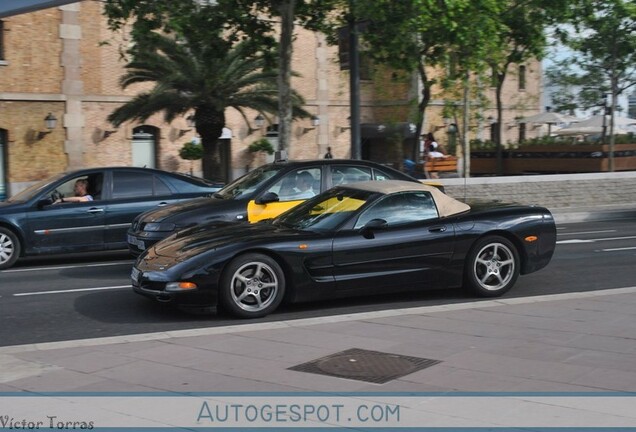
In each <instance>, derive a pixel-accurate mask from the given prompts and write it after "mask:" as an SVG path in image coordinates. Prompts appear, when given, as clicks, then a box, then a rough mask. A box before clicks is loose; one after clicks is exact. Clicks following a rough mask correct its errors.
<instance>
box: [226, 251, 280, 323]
mask: <svg viewBox="0 0 636 432" xmlns="http://www.w3.org/2000/svg"><path fill="white" fill-rule="evenodd" d="M284 296H285V275H284V273H283V270H282V269H281V268H280V266H279V265H278V263H277V262H276V261H275V260H274V259H272V258H270V257H269V256H267V255H263V254H257V253H251V254H245V255H241V256H239V257H236V258H235V259H234V260H232V261H231V262H230V264H229V265H228V266H227V268H226V269H225V270H224V272H223V275H222V276H221V283H220V285H219V299H220V302H221V305H222V306H223V307H224V308H225V310H226V311H228V312H230V313H231V314H232V315H234V316H237V317H240V318H260V317H264V316H265V315H268V314H270V313H271V312H273V311H274V310H275V309H276V308H277V307H278V306H279V305H280V303H281V302H282V301H283V297H284Z"/></svg>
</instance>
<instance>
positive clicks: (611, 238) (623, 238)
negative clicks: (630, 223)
mask: <svg viewBox="0 0 636 432" xmlns="http://www.w3.org/2000/svg"><path fill="white" fill-rule="evenodd" d="M631 239H636V236H627V237H606V238H598V239H571V240H559V241H557V242H556V243H557V244H574V243H596V242H601V241H615V240H631Z"/></svg>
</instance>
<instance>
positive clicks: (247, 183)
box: [214, 165, 284, 199]
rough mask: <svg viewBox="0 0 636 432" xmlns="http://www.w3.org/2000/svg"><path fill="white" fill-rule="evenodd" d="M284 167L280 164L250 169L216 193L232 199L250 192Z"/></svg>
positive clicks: (219, 196) (221, 196)
mask: <svg viewBox="0 0 636 432" xmlns="http://www.w3.org/2000/svg"><path fill="white" fill-rule="evenodd" d="M283 168H284V167H283V166H280V165H266V166H263V167H260V168H256V169H255V170H254V171H250V172H249V173H247V174H245V175H244V176H243V177H240V178H238V179H236V180H234V181H233V182H232V183H230V184H229V185H227V186H225V187H224V188H223V189H221V190H220V191H218V192H217V193H215V194H214V195H215V196H216V197H218V198H223V199H231V198H236V197H239V196H244V195H247V194H250V193H252V192H254V191H256V189H257V188H258V187H259V186H260V185H262V184H263V183H265V182H266V181H267V180H269V179H270V178H272V177H274V176H275V175H276V174H278V173H279V172H280V171H281V170H282V169H283Z"/></svg>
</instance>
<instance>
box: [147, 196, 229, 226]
mask: <svg viewBox="0 0 636 432" xmlns="http://www.w3.org/2000/svg"><path fill="white" fill-rule="evenodd" d="M232 204H234V200H226V199H219V198H213V197H201V198H194V199H191V200H187V201H182V202H178V203H174V204H169V205H167V206H164V207H160V208H158V209H154V210H151V211H147V212H145V213H144V214H143V215H142V216H141V221H142V222H146V223H148V222H166V221H170V219H171V218H174V217H178V218H179V219H180V220H181V219H187V218H188V217H194V216H198V215H207V216H210V215H211V214H215V213H217V212H220V211H223V210H224V209H225V208H226V207H228V206H230V205H232Z"/></svg>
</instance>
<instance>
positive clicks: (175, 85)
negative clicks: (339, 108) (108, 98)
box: [108, 32, 308, 181]
mask: <svg viewBox="0 0 636 432" xmlns="http://www.w3.org/2000/svg"><path fill="white" fill-rule="evenodd" d="M197 33H198V34H197ZM197 33H192V34H190V35H184V36H183V37H181V38H174V37H170V36H167V35H162V34H157V33H153V34H152V35H150V36H149V37H148V38H147V39H146V40H144V41H143V42H142V43H139V45H138V46H137V47H135V48H134V52H133V56H132V60H131V61H130V63H128V64H127V65H126V69H127V72H126V74H125V75H124V76H122V77H121V79H120V84H121V86H122V88H126V87H128V86H129V85H132V84H136V83H143V82H152V83H154V87H153V88H152V89H151V90H149V91H145V92H141V93H139V94H138V95H137V96H135V97H134V98H133V99H132V100H130V101H129V102H127V103H126V104H124V105H122V106H121V107H119V108H117V109H116V110H115V111H113V112H112V113H111V114H110V115H109V116H108V120H109V121H110V122H111V123H112V124H113V125H115V126H119V125H121V124H122V123H124V122H126V121H130V120H135V121H140V122H143V121H145V120H146V119H148V118H149V117H150V116H152V115H153V114H155V113H158V112H161V111H163V113H164V118H165V120H166V122H171V121H172V120H174V119H175V118H176V117H177V116H180V115H184V114H186V113H187V112H188V111H190V110H194V121H195V124H196V126H195V127H196V131H197V133H198V134H199V136H200V137H201V144H202V146H203V159H202V162H203V175H204V177H206V178H209V179H215V180H221V181H227V180H228V173H227V172H225V167H226V166H227V165H226V163H225V162H226V161H221V160H220V156H219V151H218V140H219V137H220V136H221V133H222V131H223V127H224V126H225V111H226V109H227V108H234V109H236V110H238V111H239V113H240V114H241V115H242V116H243V118H244V119H245V121H246V122H248V120H247V116H246V113H245V111H244V110H245V109H251V110H256V111H258V112H259V113H263V114H265V115H267V114H268V113H276V112H277V110H278V101H277V97H278V89H277V77H278V74H277V71H275V70H273V69H270V68H267V61H266V58H265V56H264V54H265V53H263V52H258V51H257V52H255V51H254V50H253V45H251V44H250V43H249V42H247V41H243V42H239V43H237V44H235V45H233V46H232V45H231V43H229V42H228V41H224V40H222V39H220V38H213V39H212V40H210V39H209V38H205V39H206V40H197V38H198V36H199V35H200V34H201V33H199V32H197ZM201 39H203V38H201ZM293 102H294V107H295V114H296V116H301V117H305V116H308V114H307V112H306V111H304V110H303V109H302V108H301V105H302V104H303V103H304V101H303V100H302V98H301V97H300V96H299V95H298V94H297V93H295V92H294V93H293Z"/></svg>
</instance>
